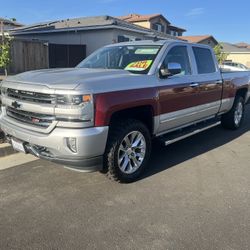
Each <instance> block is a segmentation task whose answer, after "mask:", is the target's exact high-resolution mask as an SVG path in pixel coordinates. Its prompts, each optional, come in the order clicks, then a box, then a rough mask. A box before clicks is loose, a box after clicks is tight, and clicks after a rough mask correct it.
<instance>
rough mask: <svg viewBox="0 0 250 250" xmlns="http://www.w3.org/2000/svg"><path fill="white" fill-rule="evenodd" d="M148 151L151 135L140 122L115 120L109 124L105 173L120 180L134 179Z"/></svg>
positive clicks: (143, 164) (146, 158) (142, 168)
mask: <svg viewBox="0 0 250 250" xmlns="http://www.w3.org/2000/svg"><path fill="white" fill-rule="evenodd" d="M150 152H151V136H150V133H149V130H148V128H147V127H146V126H145V125H144V124H143V123H142V122H140V121H137V120H134V119H128V120H126V121H119V122H116V123H115V124H113V126H111V131H110V135H109V139H108V143H107V148H106V152H105V155H104V158H105V165H106V168H107V175H108V176H109V178H111V179H113V180H115V181H120V182H132V181H134V180H136V179H137V178H138V177H139V176H140V175H141V173H142V172H143V170H144V169H145V167H146V165H147V163H148V160H149V157H150Z"/></svg>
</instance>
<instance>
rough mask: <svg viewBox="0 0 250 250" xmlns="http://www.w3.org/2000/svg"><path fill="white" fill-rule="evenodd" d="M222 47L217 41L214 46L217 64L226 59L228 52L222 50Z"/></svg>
mask: <svg viewBox="0 0 250 250" xmlns="http://www.w3.org/2000/svg"><path fill="white" fill-rule="evenodd" d="M222 49H223V47H222V45H221V44H220V43H218V44H217V45H216V46H215V47H214V53H215V55H216V57H217V60H218V62H219V64H222V63H223V62H224V61H226V59H227V57H228V54H227V53H225V52H223V51H222Z"/></svg>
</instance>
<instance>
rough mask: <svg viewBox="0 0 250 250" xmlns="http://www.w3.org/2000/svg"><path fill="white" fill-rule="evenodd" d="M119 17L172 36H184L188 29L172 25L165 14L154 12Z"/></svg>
mask: <svg viewBox="0 0 250 250" xmlns="http://www.w3.org/2000/svg"><path fill="white" fill-rule="evenodd" d="M118 18H119V19H121V20H123V21H126V22H129V23H133V24H136V25H138V26H141V27H144V28H148V29H153V30H156V31H158V32H162V33H165V34H169V35H172V36H182V34H183V33H184V32H185V31H186V30H185V29H183V28H179V27H177V26H174V25H172V24H171V23H170V22H169V21H168V20H167V19H166V18H165V17H164V16H163V15H161V14H152V15H140V14H130V15H127V16H120V17H118Z"/></svg>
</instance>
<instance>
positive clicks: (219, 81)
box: [215, 80, 223, 84]
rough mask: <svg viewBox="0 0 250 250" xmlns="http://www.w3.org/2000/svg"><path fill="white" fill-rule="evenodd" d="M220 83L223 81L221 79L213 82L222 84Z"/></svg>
mask: <svg viewBox="0 0 250 250" xmlns="http://www.w3.org/2000/svg"><path fill="white" fill-rule="evenodd" d="M222 83H223V81H222V80H218V81H215V84H222Z"/></svg>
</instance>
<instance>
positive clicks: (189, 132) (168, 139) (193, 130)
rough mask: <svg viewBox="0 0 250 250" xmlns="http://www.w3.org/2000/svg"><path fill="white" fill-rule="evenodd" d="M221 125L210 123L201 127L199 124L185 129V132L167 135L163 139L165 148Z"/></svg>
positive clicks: (218, 122) (219, 122)
mask: <svg viewBox="0 0 250 250" xmlns="http://www.w3.org/2000/svg"><path fill="white" fill-rule="evenodd" d="M220 124H221V121H217V122H213V123H209V124H206V125H205V126H204V124H201V125H198V124H197V125H195V126H193V127H190V128H187V129H183V130H181V131H178V132H172V133H170V134H166V135H164V136H162V137H161V140H162V141H163V142H164V144H165V146H168V145H170V144H173V143H175V142H177V141H181V140H183V139H186V138H188V137H190V136H193V135H196V134H199V133H201V132H203V131H205V130H208V129H210V128H213V127H217V126H219V125H220Z"/></svg>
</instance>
